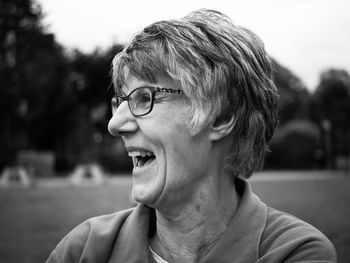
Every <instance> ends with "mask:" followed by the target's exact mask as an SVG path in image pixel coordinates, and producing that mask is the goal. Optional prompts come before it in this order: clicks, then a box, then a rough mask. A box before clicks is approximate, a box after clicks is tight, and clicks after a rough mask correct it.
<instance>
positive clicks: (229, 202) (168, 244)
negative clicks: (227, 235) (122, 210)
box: [150, 176, 238, 262]
mask: <svg viewBox="0 0 350 263" xmlns="http://www.w3.org/2000/svg"><path fill="white" fill-rule="evenodd" d="M217 182H220V184H215V183H213V184H211V185H212V186H213V187H207V185H208V184H206V187H202V188H201V187H198V191H197V192H196V193H195V194H194V197H193V199H192V200H191V202H189V203H188V204H184V205H182V206H181V207H176V209H171V210H170V211H159V210H157V212H156V215H157V231H156V234H155V235H154V237H152V239H151V240H150V241H151V246H152V249H153V250H154V251H155V252H156V253H157V254H158V255H160V256H161V257H162V258H164V259H165V260H167V261H169V262H198V261H199V260H200V259H201V258H202V257H203V256H205V255H206V254H207V252H208V251H210V249H211V248H212V247H213V246H214V245H215V244H216V242H217V241H218V240H219V239H220V237H221V236H222V234H223V233H224V231H225V229H226V227H227V226H228V225H229V223H230V222H231V220H232V217H233V215H234V213H235V212H236V210H237V207H238V195H237V193H236V190H235V186H234V182H233V179H232V178H231V177H229V176H227V180H221V179H219V180H218V181H217Z"/></svg>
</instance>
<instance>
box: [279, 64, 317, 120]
mask: <svg viewBox="0 0 350 263" xmlns="http://www.w3.org/2000/svg"><path fill="white" fill-rule="evenodd" d="M272 62H273V63H272V66H273V70H274V74H273V79H274V82H275V84H276V86H277V88H278V92H279V94H280V101H279V105H278V117H279V121H280V124H281V125H283V124H285V123H287V122H289V121H291V120H295V119H306V118H308V104H309V98H310V93H309V92H308V90H307V89H306V87H305V85H304V84H303V83H302V81H301V80H300V79H299V78H298V77H297V76H296V75H294V74H293V73H292V72H291V71H290V70H289V69H287V68H285V67H284V66H282V65H281V64H279V63H278V62H277V61H276V60H272Z"/></svg>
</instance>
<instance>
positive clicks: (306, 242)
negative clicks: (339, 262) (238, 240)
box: [259, 207, 336, 262]
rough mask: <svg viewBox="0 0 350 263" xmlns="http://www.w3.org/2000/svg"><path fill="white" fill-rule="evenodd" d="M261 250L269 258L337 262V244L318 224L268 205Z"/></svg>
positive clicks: (291, 260) (271, 259)
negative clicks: (312, 223) (332, 241)
mask: <svg viewBox="0 0 350 263" xmlns="http://www.w3.org/2000/svg"><path fill="white" fill-rule="evenodd" d="M259 248H260V249H259V252H260V255H261V256H262V257H265V258H268V259H269V260H268V261H266V262H274V260H273V259H274V258H275V259H277V258H278V257H280V258H281V257H286V258H285V260H284V261H283V262H295V261H300V260H304V261H307V260H310V261H312V260H319V261H318V262H336V252H335V249H334V246H333V244H332V243H331V242H330V241H329V239H328V238H327V237H326V236H325V235H324V234H323V233H322V232H321V231H320V230H318V229H317V228H315V227H314V226H312V225H310V224H309V223H306V222H305V221H303V220H301V219H299V218H297V217H295V216H292V215H290V214H288V213H285V212H281V211H279V210H276V209H273V208H271V207H268V214H267V219H266V225H265V229H264V231H263V233H262V236H261V240H260V245H259Z"/></svg>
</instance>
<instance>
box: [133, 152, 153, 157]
mask: <svg viewBox="0 0 350 263" xmlns="http://www.w3.org/2000/svg"><path fill="white" fill-rule="evenodd" d="M128 155H129V156H130V157H138V156H141V157H146V156H153V155H154V153H152V152H149V151H132V152H128Z"/></svg>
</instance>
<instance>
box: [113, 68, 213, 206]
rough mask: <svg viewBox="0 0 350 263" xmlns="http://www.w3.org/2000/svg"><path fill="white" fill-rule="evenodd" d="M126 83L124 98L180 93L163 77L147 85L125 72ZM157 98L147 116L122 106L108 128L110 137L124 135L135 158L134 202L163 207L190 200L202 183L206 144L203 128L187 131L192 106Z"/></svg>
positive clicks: (178, 97) (178, 98) (172, 97)
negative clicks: (147, 91) (145, 90)
mask: <svg viewBox="0 0 350 263" xmlns="http://www.w3.org/2000/svg"><path fill="white" fill-rule="evenodd" d="M126 80H127V81H126V85H125V86H124V87H123V91H125V93H126V94H129V93H130V92H131V91H133V90H134V89H136V88H139V87H142V86H155V87H156V86H159V87H162V88H167V89H179V86H177V85H176V84H175V83H174V81H172V80H171V79H168V78H164V77H159V78H157V83H149V82H145V81H142V80H140V79H137V78H136V77H134V76H133V75H132V74H128V75H127V79H126ZM156 94H157V95H156V102H155V103H154V106H153V109H152V111H151V112H150V113H149V114H147V115H145V116H141V117H134V116H133V115H132V114H131V112H130V110H129V107H128V104H127V102H123V103H122V104H120V106H119V107H118V109H117V110H116V112H115V113H114V115H113V116H112V118H111V120H110V122H109V124H108V129H109V132H110V133H111V134H112V135H114V136H122V139H123V141H124V143H125V146H126V150H127V152H128V154H129V156H131V158H132V159H133V164H134V168H133V171H132V176H133V189H132V194H133V197H134V199H135V200H136V201H138V202H141V203H145V204H147V205H149V206H152V207H157V208H161V207H167V206H168V205H178V204H181V203H183V202H186V201H189V200H190V199H191V195H193V193H194V191H196V188H197V187H198V185H200V184H201V182H202V181H204V180H206V178H207V176H208V175H207V173H208V165H210V161H209V159H210V158H209V156H208V154H207V153H208V152H209V147H210V142H209V140H208V136H207V132H206V131H205V130H203V131H201V132H200V133H197V134H195V135H194V134H193V132H192V133H191V129H190V128H189V127H187V125H186V120H187V119H188V118H189V109H190V106H189V102H188V99H186V97H185V95H183V94H173V93H162V92H161V93H156Z"/></svg>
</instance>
